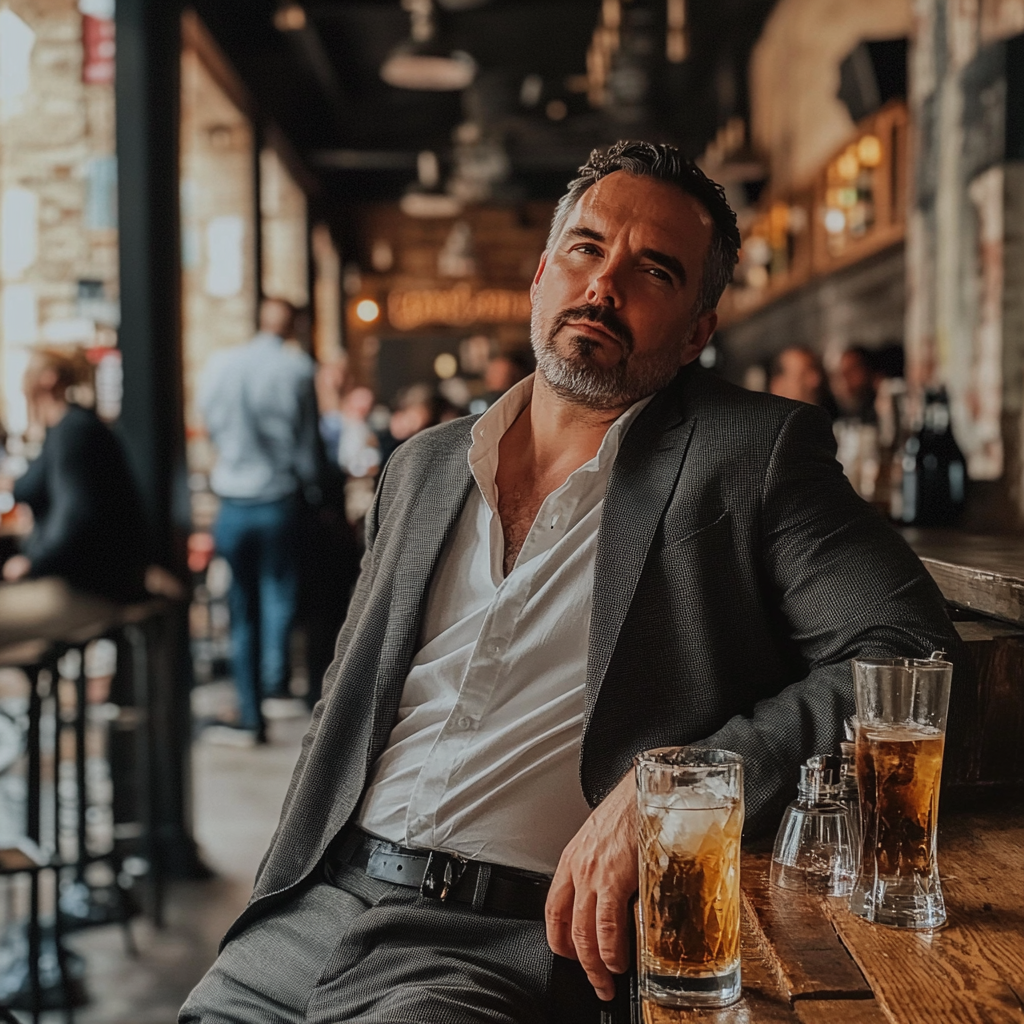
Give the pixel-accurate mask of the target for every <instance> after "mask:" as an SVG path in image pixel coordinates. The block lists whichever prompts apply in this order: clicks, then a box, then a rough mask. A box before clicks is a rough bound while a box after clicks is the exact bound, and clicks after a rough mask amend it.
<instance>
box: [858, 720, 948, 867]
mask: <svg viewBox="0 0 1024 1024" xmlns="http://www.w3.org/2000/svg"><path fill="white" fill-rule="evenodd" d="M944 742H945V737H944V736H943V735H942V733H940V732H939V731H938V730H935V729H932V730H928V729H907V728H904V729H899V728H890V727H876V728H872V727H870V726H867V727H865V728H862V729H859V730H858V733H857V748H856V749H857V780H858V784H859V785H860V787H861V788H860V808H861V822H862V823H863V824H864V826H865V828H864V836H863V845H862V851H861V856H862V857H863V858H867V859H870V858H873V859H874V862H875V864H876V865H877V867H878V871H879V872H881V874H883V875H898V876H901V877H902V876H909V875H910V874H914V875H917V877H918V878H919V880H920V884H921V885H923V886H927V885H928V884H929V881H930V879H931V877H932V875H933V874H934V872H935V835H936V824H937V822H938V817H939V778H940V776H941V775H942V748H943V744H944Z"/></svg>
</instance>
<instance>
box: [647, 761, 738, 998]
mask: <svg viewBox="0 0 1024 1024" xmlns="http://www.w3.org/2000/svg"><path fill="white" fill-rule="evenodd" d="M635 765H636V783H637V807H638V810H639V816H640V842H639V847H640V991H641V993H642V994H643V996H644V997H645V998H647V999H650V1000H652V1001H653V1002H655V1003H659V1004H660V1005H662V1006H676V1007H699V1006H706V1007H717V1006H728V1005H729V1004H730V1003H733V1002H735V1001H736V1000H737V999H739V997H740V835H741V833H742V831H743V759H742V758H741V757H740V756H739V755H738V754H733V753H732V752H730V751H728V750H705V749H702V748H698V747H662V748H660V749H657V750H648V751H645V752H644V753H642V754H640V755H638V756H637V758H636V760H635Z"/></svg>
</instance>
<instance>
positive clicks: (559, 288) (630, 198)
mask: <svg viewBox="0 0 1024 1024" xmlns="http://www.w3.org/2000/svg"><path fill="white" fill-rule="evenodd" d="M711 234H712V223H711V218H710V216H709V215H708V213H707V211H706V210H705V209H704V208H703V206H701V204H700V203H699V202H697V200H696V199H694V198H693V197H692V196H690V195H687V194H686V193H685V192H683V191H682V190H681V189H679V188H677V187H676V186H675V185H672V184H670V183H668V182H664V181H659V180H657V179H655V178H649V177H639V176H636V175H632V174H627V173H625V172H623V171H616V172H615V173H613V174H610V175H608V176H607V177H606V178H602V179H601V180H600V181H599V182H597V184H596V185H593V186H592V187H591V188H590V189H588V190H587V191H586V192H585V193H584V194H583V196H582V198H581V199H580V201H579V202H578V203H577V204H576V208H575V209H574V210H573V211H572V213H571V214H570V215H569V217H568V220H567V221H566V224H565V227H564V228H563V229H562V233H561V236H560V237H559V238H558V240H557V242H556V243H555V245H554V246H553V248H552V250H551V251H550V252H546V253H545V254H544V255H543V256H542V257H541V262H540V267H539V268H538V270H537V276H536V277H535V278H534V282H533V288H532V289H531V295H532V298H533V315H532V318H531V334H532V342H533V348H534V352H535V354H536V356H537V369H538V372H539V373H540V374H541V375H542V376H543V377H544V379H545V380H546V381H547V383H548V384H549V385H550V386H551V388H552V389H553V390H554V391H555V392H556V393H557V394H559V395H560V396H561V397H563V398H565V399H567V400H569V401H572V402H575V403H577V404H580V405H584V406H587V407H590V408H594V409H616V408H621V407H625V406H627V405H630V404H631V403H633V402H635V401H638V400H639V399H641V398H643V397H644V396H646V395H649V394H651V393H652V392H654V391H657V390H658V389H659V388H662V387H664V386H665V385H666V384H668V382H669V381H670V380H671V379H672V378H673V377H674V376H675V374H676V372H677V371H678V369H679V367H680V366H682V365H684V364H686V363H688V362H691V361H692V360H694V359H696V358H697V356H698V355H699V354H700V351H701V349H702V348H703V347H704V345H705V344H707V340H708V338H710V336H711V334H712V332H713V331H714V329H715V325H716V324H717V316H716V314H715V313H714V312H699V311H698V306H699V302H698V298H699V293H700V286H701V278H702V274H703V267H704V257H705V255H706V254H707V251H708V246H709V245H710V243H711Z"/></svg>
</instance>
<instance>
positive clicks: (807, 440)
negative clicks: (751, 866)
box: [702, 405, 959, 835]
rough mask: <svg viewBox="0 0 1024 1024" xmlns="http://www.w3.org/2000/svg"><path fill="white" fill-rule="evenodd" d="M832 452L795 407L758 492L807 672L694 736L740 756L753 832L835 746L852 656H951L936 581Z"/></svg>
mask: <svg viewBox="0 0 1024 1024" xmlns="http://www.w3.org/2000/svg"><path fill="white" fill-rule="evenodd" d="M834 456H835V440H834V438H833V436H832V430H831V426H830V424H829V423H828V420H827V418H826V417H825V415H824V414H823V413H822V412H821V410H819V409H816V408H815V407H813V406H809V405H803V406H800V407H798V408H796V409H794V410H793V411H792V412H791V413H790V414H789V415H788V417H787V418H786V420H785V422H784V424H783V427H782V430H781V431H780V433H779V436H778V438H777V441H776V443H775V445H774V449H773V451H772V453H771V456H770V458H769V460H768V464H767V470H766V474H765V480H764V488H763V493H762V502H761V531H760V558H761V569H762V573H763V578H764V579H765V580H766V582H767V587H768V589H769V591H770V594H771V598H772V600H773V603H774V604H776V606H777V608H778V611H779V612H780V614H781V618H782V620H783V625H784V628H785V629H786V630H787V632H788V635H789V637H790V638H791V639H792V641H793V642H794V643H795V645H796V647H797V649H798V650H799V653H800V658H801V660H802V662H803V665H804V667H805V669H806V675H805V676H804V677H803V678H802V679H800V680H799V681H798V682H794V683H793V684H792V685H790V686H787V687H786V688H785V689H784V690H782V691H781V692H780V693H778V694H776V695H775V696H772V697H769V698H766V699H764V700H761V701H759V702H758V703H757V704H756V705H755V706H754V708H753V712H752V714H751V715H750V716H749V717H746V716H739V715H738V716H735V717H734V718H732V719H731V720H730V721H729V722H727V723H726V725H725V726H724V727H723V728H722V729H720V730H718V732H716V733H715V734H714V735H712V736H710V737H708V738H707V740H705V741H704V743H703V744H702V745H707V746H715V747H722V748H725V749H728V750H734V751H736V752H737V753H740V754H742V755H743V756H744V759H745V761H744V778H745V791H746V800H747V827H746V829H745V831H746V832H747V833H748V834H751V835H752V834H756V833H758V832H760V831H764V830H765V829H766V828H768V827H770V826H771V825H772V824H774V822H775V821H776V820H777V816H778V814H779V812H780V811H781V809H782V807H783V806H784V805H785V804H786V803H787V802H788V801H789V800H790V799H792V797H793V795H794V794H795V786H796V779H797V774H798V768H799V765H800V764H801V763H802V762H803V761H805V760H806V759H807V758H808V757H810V756H811V755H812V754H815V753H832V752H836V751H838V744H839V741H840V740H841V739H842V723H843V720H844V719H845V718H846V717H848V716H850V715H852V714H853V712H854V698H853V679H852V672H851V668H850V665H849V660H850V659H851V658H856V657H872V656H874V657H919V658H921V657H923V658H927V657H928V656H929V655H931V654H932V652H933V651H936V650H943V651H945V652H947V654H948V655H949V656H950V657H953V658H954V659H955V658H956V657H958V654H959V651H958V648H959V641H958V638H957V635H956V633H955V631H954V629H953V626H952V623H951V622H950V620H949V616H948V615H947V613H946V609H945V602H944V601H943V598H942V595H941V594H940V593H939V590H938V588H937V586H936V585H935V583H934V581H933V580H932V579H931V577H930V576H929V575H928V573H927V571H926V570H925V569H924V566H922V564H921V562H920V560H919V559H918V558H917V556H916V555H914V553H913V552H912V551H911V550H910V548H909V547H908V545H907V544H906V543H905V542H904V540H903V538H902V537H900V536H899V535H898V534H897V533H896V531H895V530H893V529H892V528H891V527H890V526H889V524H888V523H887V522H886V521H885V520H884V519H883V518H882V517H881V515H879V513H878V512H877V511H876V510H875V509H873V508H872V507H871V506H869V505H868V504H867V503H865V502H864V501H862V500H861V499H860V498H859V497H858V496H857V494H856V493H855V492H854V490H853V488H852V487H851V486H850V484H849V482H848V481H847V480H846V477H845V476H844V475H843V472H842V468H841V467H840V465H839V463H838V462H836V460H835V457H834Z"/></svg>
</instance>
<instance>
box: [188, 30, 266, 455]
mask: <svg viewBox="0 0 1024 1024" xmlns="http://www.w3.org/2000/svg"><path fill="white" fill-rule="evenodd" d="M181 70H182V75H181V92H182V95H181V176H182V177H181V203H182V210H181V230H182V261H183V280H182V303H183V309H182V325H183V332H184V339H183V341H184V346H183V347H184V363H185V422H186V424H187V426H188V430H189V437H190V449H191V448H192V446H193V445H192V442H193V441H194V440H195V438H196V437H197V435H199V433H200V432H201V424H200V420H199V417H198V414H197V411H196V408H195V391H196V383H197V380H198V376H199V374H200V373H201V372H202V368H203V366H204V365H205V363H206V361H207V359H208V358H209V357H210V355H211V354H212V353H213V352H215V351H217V350H218V349H221V348H225V347H228V346H231V345H238V344H241V343H242V342H244V341H247V340H248V339H249V338H251V337H252V335H253V332H254V331H255V327H256V296H257V288H256V245H255V237H254V232H255V225H256V196H255V178H256V175H255V166H254V161H255V156H254V148H253V147H254V139H253V131H252V125H251V123H250V121H249V118H248V117H247V116H246V114H245V113H243V111H242V110H241V109H239V106H238V105H237V104H236V103H235V102H234V101H233V99H232V98H231V97H230V96H229V95H228V94H227V92H226V91H225V90H224V89H223V88H222V87H221V85H220V83H219V82H218V81H217V80H216V79H215V78H214V76H213V74H212V73H211V71H210V69H209V68H208V67H207V65H206V64H205V63H204V61H203V60H202V59H201V57H200V55H199V54H198V53H197V52H196V51H195V50H193V49H190V48H187V49H186V50H185V51H184V53H183V54H182V68H181ZM204 461H205V460H204V457H203V456H202V455H201V454H196V455H195V457H194V458H192V459H190V462H191V463H192V464H193V465H195V464H202V463H203V462H204Z"/></svg>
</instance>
